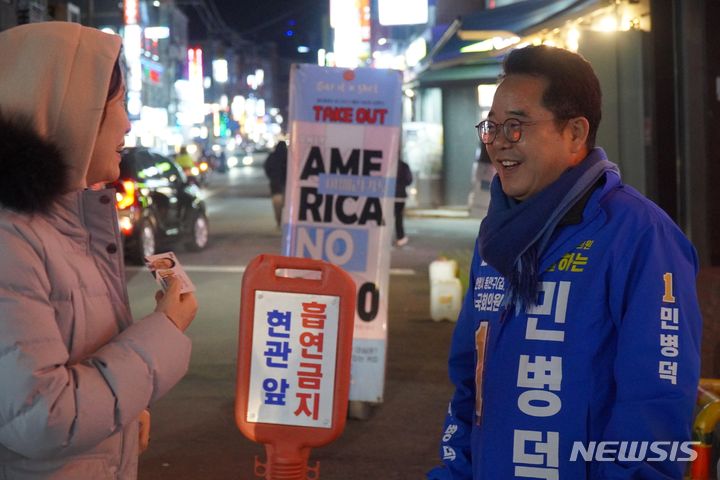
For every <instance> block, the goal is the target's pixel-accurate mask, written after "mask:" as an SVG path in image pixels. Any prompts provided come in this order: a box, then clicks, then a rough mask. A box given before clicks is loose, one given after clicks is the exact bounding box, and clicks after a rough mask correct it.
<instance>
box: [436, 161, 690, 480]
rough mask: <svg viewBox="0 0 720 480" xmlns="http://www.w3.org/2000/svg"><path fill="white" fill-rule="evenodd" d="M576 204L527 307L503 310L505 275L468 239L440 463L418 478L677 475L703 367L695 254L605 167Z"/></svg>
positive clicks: (570, 479)
mask: <svg viewBox="0 0 720 480" xmlns="http://www.w3.org/2000/svg"><path fill="white" fill-rule="evenodd" d="M580 212H582V219H580V218H579V217H578V219H577V220H578V222H577V223H574V224H570V225H568V224H565V225H563V226H562V227H560V228H558V229H557V231H556V232H555V234H554V237H553V239H552V240H551V242H550V244H549V247H548V248H547V249H546V250H545V252H544V253H543V254H542V258H541V260H540V271H541V272H543V273H542V274H541V276H540V282H541V288H540V290H541V291H540V296H539V301H538V305H537V306H534V307H533V308H531V309H528V310H527V311H525V312H515V311H513V310H512V309H511V310H506V309H505V308H504V307H502V306H501V304H502V299H503V295H504V288H505V279H504V278H503V277H502V276H501V275H500V274H499V273H498V272H497V271H496V270H494V269H493V268H492V267H490V266H489V265H487V264H486V263H485V262H483V260H482V258H480V256H479V255H478V251H477V246H476V249H475V256H474V259H473V263H472V267H471V274H470V275H471V277H470V285H471V287H470V289H469V290H468V292H467V295H466V297H465V301H464V305H463V308H462V311H461V313H460V317H459V320H458V324H457V327H456V330H455V333H454V337H453V341H452V347H451V353H450V360H449V367H450V377H451V380H452V381H453V383H454V384H455V386H456V391H455V394H454V396H453V398H452V400H451V402H450V407H449V410H448V414H447V418H446V421H445V426H444V429H443V437H442V445H441V456H442V459H443V463H444V465H443V466H442V467H439V468H436V469H434V470H432V471H431V472H430V473H429V474H428V478H429V479H433V480H441V479H453V480H458V479H467V480H470V479H473V480H480V479H483V480H485V479H486V480H498V479H503V480H504V479H510V478H535V479H561V480H564V479H567V480H583V479H593V480H601V479H602V480H613V479H629V478H637V479H680V478H682V475H683V472H684V471H685V469H686V467H687V461H688V460H689V459H690V458H692V457H693V454H692V450H691V446H690V444H689V443H688V441H689V440H690V426H691V422H692V414H693V406H694V402H695V397H696V389H697V383H698V378H699V369H700V353H699V352H700V332H701V322H702V320H701V317H700V312H699V308H698V303H697V295H696V291H695V277H696V274H697V268H698V267H697V257H696V253H695V250H694V248H693V247H692V245H691V244H690V242H689V241H688V240H687V238H686V237H685V236H684V235H683V233H682V232H681V231H680V230H679V229H678V228H677V226H676V225H675V224H674V223H673V222H672V221H671V220H670V219H669V218H668V217H667V215H665V213H664V212H662V210H660V209H659V208H658V207H657V206H656V205H654V204H653V203H652V202H650V201H648V200H647V199H646V198H644V197H643V196H642V195H640V194H639V193H638V192H637V191H635V190H634V189H632V188H631V187H628V186H626V185H623V184H622V183H621V182H620V179H619V178H618V176H617V175H615V174H613V173H608V174H606V176H605V179H604V183H603V184H602V185H601V186H599V187H598V188H596V190H595V191H594V192H593V193H592V195H591V196H590V197H589V198H588V199H587V203H586V204H585V206H584V211H583V210H582V208H581V210H580ZM580 212H578V213H580ZM485 335H486V337H485ZM478 358H481V359H482V358H484V362H482V361H481V362H478ZM480 389H482V393H481V394H478V393H477V392H478V391H479V390H480ZM601 442H604V443H601ZM672 442H675V443H672Z"/></svg>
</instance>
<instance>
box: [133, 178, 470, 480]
mask: <svg viewBox="0 0 720 480" xmlns="http://www.w3.org/2000/svg"><path fill="white" fill-rule="evenodd" d="M267 192H268V190H267V181H266V179H265V178H264V176H263V173H262V169H261V168H258V167H246V168H235V169H233V170H231V172H230V174H218V173H214V176H213V177H212V178H211V182H210V186H209V188H208V189H207V194H208V196H209V198H208V200H207V203H208V207H209V208H208V211H209V218H210V228H211V236H210V244H209V246H208V249H207V250H206V251H204V252H201V253H189V252H185V251H183V250H181V249H178V250H177V251H176V253H177V254H178V257H179V259H180V260H181V261H182V262H183V264H184V265H185V268H186V270H187V271H188V274H189V275H190V276H191V278H192V280H193V282H194V283H195V285H196V287H197V296H198V300H199V303H200V311H199V313H198V317H197V320H196V321H195V322H194V323H193V325H192V326H191V328H190V329H189V335H190V337H191V338H192V340H193V356H192V361H191V365H190V371H189V373H188V375H187V376H186V377H185V378H184V379H183V380H182V381H181V382H180V384H179V385H178V386H177V387H176V388H175V389H173V390H172V391H171V392H170V394H168V396H167V397H165V398H163V399H162V400H160V401H159V402H158V403H157V404H156V405H155V406H154V407H153V410H152V422H153V424H152V433H151V437H152V438H151V442H150V448H149V450H148V451H147V452H146V453H145V454H144V455H143V456H142V457H141V461H140V478H141V479H145V480H156V479H157V480H161V479H173V480H184V479H199V478H208V479H230V478H235V479H243V480H250V479H253V478H255V477H254V475H253V458H254V456H255V455H259V456H260V457H261V458H262V459H264V458H265V453H264V449H263V448H262V447H261V446H260V445H257V444H254V443H253V442H251V441H249V440H247V439H245V438H244V437H243V436H242V434H241V433H240V432H239V430H238V429H237V427H236V426H235V421H234V413H233V403H234V398H235V362H236V348H237V332H238V313H239V306H240V298H239V292H240V283H241V280H242V271H243V267H244V266H245V265H246V264H247V263H248V262H249V261H250V260H251V259H252V258H253V257H254V256H256V255H257V254H259V253H263V252H269V253H279V251H280V235H279V233H278V232H277V231H276V230H275V226H274V223H273V219H272V208H271V205H270V199H269V195H268V193H267ZM406 223H407V230H408V235H409V237H410V243H409V245H407V246H406V247H404V248H402V249H397V248H394V249H393V251H392V267H391V276H390V281H391V293H390V295H391V299H390V315H389V318H390V320H389V335H388V337H389V340H388V364H387V381H386V385H385V387H386V388H385V401H384V403H383V404H382V405H380V406H379V407H377V408H375V409H374V410H373V411H372V413H371V416H370V418H369V419H368V420H365V421H362V420H349V421H348V423H347V426H346V429H345V432H344V433H343V435H342V436H341V437H340V438H339V439H338V440H337V441H336V442H334V443H333V444H331V445H329V446H327V447H323V448H318V449H315V450H313V452H312V453H311V464H312V462H313V461H315V460H319V461H320V462H321V470H320V472H321V477H320V478H324V479H328V480H354V479H357V480H360V479H363V480H365V479H383V480H391V479H398V480H400V479H402V480H407V479H414V478H421V477H422V475H423V473H424V472H425V471H426V470H428V469H429V468H431V467H432V466H433V465H435V464H436V463H437V445H438V439H439V435H440V429H441V425H442V419H443V416H444V412H445V408H446V404H447V401H448V399H449V396H450V393H451V388H450V384H449V381H448V380H447V369H446V357H447V349H448V345H449V339H450V335H451V332H452V328H453V324H451V323H449V322H439V323H437V322H433V321H432V320H431V319H430V313H429V312H430V307H429V283H428V265H429V263H430V262H431V261H432V260H434V259H435V258H436V257H437V256H438V255H441V254H445V255H448V256H454V257H457V258H458V259H462V258H465V259H467V258H468V256H469V255H470V249H471V247H472V245H473V241H474V237H475V234H476V231H477V228H478V221H477V220H472V219H450V218H416V217H415V218H413V217H411V218H409V219H408V220H407V222H406ZM128 276H129V283H128V285H129V293H130V297H131V301H132V302H131V303H132V306H133V312H134V314H135V315H136V316H138V315H142V314H143V313H144V312H148V311H149V310H150V309H151V308H153V305H154V301H153V300H152V292H154V290H155V285H154V283H153V280H152V278H151V276H150V275H149V274H148V273H147V272H146V271H143V270H142V269H140V268H130V269H129V273H128Z"/></svg>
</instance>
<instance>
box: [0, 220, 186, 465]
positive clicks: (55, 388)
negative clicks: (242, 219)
mask: <svg viewBox="0 0 720 480" xmlns="http://www.w3.org/2000/svg"><path fill="white" fill-rule="evenodd" d="M0 251H1V252H3V253H2V255H0V385H2V387H1V388H0V447H4V448H0V450H3V451H4V453H3V452H0V453H3V455H4V456H7V451H8V450H9V451H12V452H14V453H15V454H17V455H19V456H22V457H25V458H30V459H49V458H57V457H64V456H69V455H73V454H77V453H80V452H83V451H85V450H87V449H89V448H92V447H94V446H95V445H97V444H98V443H99V442H101V441H102V440H104V439H105V438H107V437H109V436H110V435H112V434H114V433H116V432H117V431H119V430H122V429H123V428H124V427H125V426H126V425H128V424H129V423H130V422H133V421H135V420H136V419H137V417H138V415H139V414H140V412H141V411H142V410H143V409H144V408H146V407H147V406H148V405H149V404H150V403H151V402H153V401H154V400H156V399H157V398H159V397H160V396H161V395H163V394H164V393H165V392H166V391H167V390H168V389H169V388H170V387H171V386H172V385H174V384H175V383H176V382H177V381H178V380H179V379H180V378H181V377H182V376H183V375H184V373H185V371H186V370H187V366H188V363H189V358H190V340H189V339H188V338H187V337H186V336H185V335H184V334H183V333H182V332H180V331H179V330H178V329H177V328H175V326H174V325H173V324H172V323H171V322H170V320H169V319H168V318H167V317H166V316H165V315H164V314H160V313H154V314H151V315H150V316H148V317H145V318H143V319H141V320H139V321H138V322H136V323H135V324H133V325H132V326H130V327H129V328H128V329H126V330H125V331H123V332H122V333H120V334H119V335H116V336H115V337H114V338H113V339H112V340H111V341H110V342H108V343H106V344H105V345H103V346H102V347H100V348H99V349H98V350H97V351H95V352H93V353H91V354H90V355H88V356H87V357H86V358H84V359H82V360H81V361H79V362H78V363H75V364H70V363H69V352H68V348H67V346H66V344H65V342H64V340H63V337H62V335H61V332H60V330H59V328H58V325H57V323H56V320H55V315H56V312H55V309H54V306H53V304H52V303H51V300H50V292H51V289H52V285H51V282H50V280H49V278H48V275H47V273H46V271H45V266H44V263H43V260H42V258H41V257H40V256H39V254H38V253H37V252H36V251H35V250H34V249H33V247H32V246H31V244H30V242H29V241H27V240H26V239H25V238H23V237H22V235H21V234H18V233H17V232H12V231H10V230H9V229H2V228H0ZM75 334H76V335H77V334H82V333H81V332H76V333H75Z"/></svg>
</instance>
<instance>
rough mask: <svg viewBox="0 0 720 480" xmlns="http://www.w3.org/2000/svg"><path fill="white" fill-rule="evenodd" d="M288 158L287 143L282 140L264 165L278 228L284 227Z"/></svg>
mask: <svg viewBox="0 0 720 480" xmlns="http://www.w3.org/2000/svg"><path fill="white" fill-rule="evenodd" d="M287 158H288V149H287V143H285V142H284V141H282V140H281V141H279V142H278V143H277V145H275V149H274V150H273V151H272V152H270V154H269V155H268V156H267V158H266V159H265V165H264V168H265V175H267V178H268V180H270V195H271V200H272V206H273V212H274V214H275V224H276V226H277V228H280V226H281V225H282V209H283V204H284V203H285V182H286V180H287Z"/></svg>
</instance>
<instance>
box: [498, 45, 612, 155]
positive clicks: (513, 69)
mask: <svg viewBox="0 0 720 480" xmlns="http://www.w3.org/2000/svg"><path fill="white" fill-rule="evenodd" d="M503 70H504V76H509V75H532V76H536V77H544V78H546V79H547V80H548V86H547V88H546V89H545V93H544V94H543V97H542V102H543V106H544V107H545V108H547V109H548V110H550V111H551V112H553V115H554V116H555V118H556V119H557V120H558V122H562V121H565V120H569V119H571V118H575V117H585V118H587V120H588V122H589V123H590V129H589V131H588V137H587V142H586V145H587V147H588V149H590V148H593V147H594V146H595V135H596V133H597V129H598V125H600V118H601V117H602V107H601V100H602V93H601V91H600V82H599V81H598V78H597V76H596V75H595V72H594V71H593V68H592V66H591V65H590V62H588V61H587V60H585V59H584V58H583V57H582V56H581V55H579V54H577V53H573V52H571V51H569V50H565V49H562V48H556V47H548V46H546V45H534V46H529V47H525V48H519V49H516V50H513V51H512V52H510V54H509V55H508V56H507V57H505V61H504V62H503Z"/></svg>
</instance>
